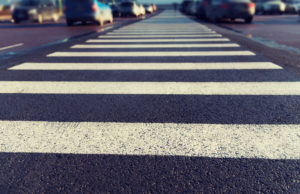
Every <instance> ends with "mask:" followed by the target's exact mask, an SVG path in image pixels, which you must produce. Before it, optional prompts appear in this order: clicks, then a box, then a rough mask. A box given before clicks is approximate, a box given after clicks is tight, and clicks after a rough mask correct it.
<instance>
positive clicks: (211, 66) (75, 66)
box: [9, 62, 282, 70]
mask: <svg viewBox="0 0 300 194" xmlns="http://www.w3.org/2000/svg"><path fill="white" fill-rule="evenodd" d="M230 69H233V70H253V69H282V67H280V66H278V65H275V64H274V63H270V62H236V63H234V62H224V63H209V62H208V63H23V64H20V65H17V66H14V67H11V68H9V70H230Z"/></svg>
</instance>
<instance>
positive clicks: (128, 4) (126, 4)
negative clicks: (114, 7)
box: [121, 2, 133, 7]
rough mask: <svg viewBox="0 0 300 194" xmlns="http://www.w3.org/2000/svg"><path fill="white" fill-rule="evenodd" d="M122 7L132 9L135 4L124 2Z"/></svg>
mask: <svg viewBox="0 0 300 194" xmlns="http://www.w3.org/2000/svg"><path fill="white" fill-rule="evenodd" d="M121 6H123V7H131V6H133V3H131V2H124V3H122V4H121Z"/></svg>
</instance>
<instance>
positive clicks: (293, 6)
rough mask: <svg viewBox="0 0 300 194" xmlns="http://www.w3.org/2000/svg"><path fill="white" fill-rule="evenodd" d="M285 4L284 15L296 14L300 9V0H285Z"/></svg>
mask: <svg viewBox="0 0 300 194" xmlns="http://www.w3.org/2000/svg"><path fill="white" fill-rule="evenodd" d="M285 4H286V9H285V12H286V13H298V10H299V8H300V0H287V1H286V2H285Z"/></svg>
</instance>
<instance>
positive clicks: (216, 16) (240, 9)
mask: <svg viewBox="0 0 300 194" xmlns="http://www.w3.org/2000/svg"><path fill="white" fill-rule="evenodd" d="M207 3H208V4H207V5H206V7H205V16H206V17H207V18H208V19H209V20H211V21H213V22H217V21H219V20H221V19H231V20H235V19H237V18H240V19H244V20H245V22H246V23H251V22H252V19H253V15H254V14H255V4H254V3H252V2H251V1H250V0H207Z"/></svg>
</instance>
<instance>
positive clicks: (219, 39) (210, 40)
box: [86, 38, 230, 43]
mask: <svg viewBox="0 0 300 194" xmlns="http://www.w3.org/2000/svg"><path fill="white" fill-rule="evenodd" d="M228 41H230V40H229V39H228V38H203V39H122V40H102V39H91V40H87V41H86V42H88V43H95V42H102V43H103V42H108V43H112V42H118V43H120V42H228Z"/></svg>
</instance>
